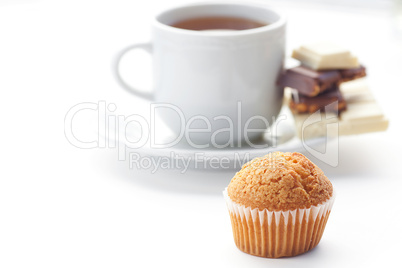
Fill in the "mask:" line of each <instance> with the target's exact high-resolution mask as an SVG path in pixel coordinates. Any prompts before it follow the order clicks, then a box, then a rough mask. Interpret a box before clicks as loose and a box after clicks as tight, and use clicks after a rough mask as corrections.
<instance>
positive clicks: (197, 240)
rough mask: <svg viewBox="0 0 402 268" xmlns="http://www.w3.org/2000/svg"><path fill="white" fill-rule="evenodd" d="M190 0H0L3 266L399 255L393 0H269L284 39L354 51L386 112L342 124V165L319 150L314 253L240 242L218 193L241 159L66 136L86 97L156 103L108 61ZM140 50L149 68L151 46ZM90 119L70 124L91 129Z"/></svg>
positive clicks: (375, 259) (336, 263)
mask: <svg viewBox="0 0 402 268" xmlns="http://www.w3.org/2000/svg"><path fill="white" fill-rule="evenodd" d="M183 2H185V1H180V2H179V1H174V0H172V1H170V0H168V1H157V0H148V1H146V4H145V1H132V0H131V1H89V0H85V1H64V2H63V1H39V0H38V1H34V0H32V1H29V0H18V1H4V0H0V90H1V97H0V116H1V121H0V122H1V132H0V138H1V139H0V140H1V147H0V156H1V162H0V163H1V164H0V183H1V184H0V267H160V266H163V267H205V266H208V267H246V266H247V267H273V266H275V267H378V266H380V265H381V266H383V267H396V266H398V265H401V260H400V256H399V255H400V251H401V249H402V243H401V241H402V235H401V228H400V226H401V217H400V213H401V209H400V208H401V201H400V200H401V198H400V191H401V190H400V189H401V187H402V171H401V160H402V159H401V152H402V141H401V133H402V132H401V131H402V128H401V126H400V124H401V119H400V115H401V114H402V112H401V103H402V102H401V95H402V94H401V90H402V88H401V82H400V81H401V80H400V79H401V69H402V68H401V60H402V52H401V47H402V46H401V44H402V43H401V35H402V33H401V32H398V30H397V29H396V27H395V24H394V21H393V20H394V15H393V12H392V10H391V8H392V2H388V1H382V2H380V1H370V3H371V4H370V5H369V4H367V5H363V4H359V3H358V2H357V4H354V5H349V6H344V5H343V4H342V3H344V4H347V2H346V1H343V2H341V3H340V4H339V3H338V4H336V5H331V4H325V5H324V4H314V3H317V1H310V2H308V3H300V2H301V1H294V2H295V3H293V2H290V1H285V2H284V1H269V2H270V3H271V4H272V5H274V6H276V7H277V8H278V9H280V10H282V11H283V12H285V13H286V14H287V16H288V19H289V24H288V45H287V46H288V51H289V52H290V51H291V49H292V48H295V47H296V46H298V45H300V44H302V43H306V42H311V41H315V40H318V39H327V40H332V41H335V42H338V43H340V44H342V45H344V46H346V47H348V48H350V49H351V50H352V51H353V52H354V53H355V54H356V55H357V56H359V58H360V59H361V61H362V62H363V63H364V64H365V65H366V66H367V68H368V73H369V83H370V86H371V88H372V90H373V92H374V94H375V96H376V98H377V99H378V101H379V102H380V104H381V105H382V107H383V109H384V112H385V113H386V115H387V116H388V117H389V119H390V121H391V124H390V127H389V129H388V131H387V132H384V133H373V134H366V135H359V136H353V137H341V139H340V141H339V164H338V166H336V167H330V166H328V165H326V164H325V163H322V162H321V161H319V160H317V159H315V158H313V157H312V158H311V159H312V160H313V161H314V162H315V163H316V164H318V165H319V166H320V167H321V168H322V169H323V170H324V172H325V174H326V175H327V176H328V178H329V179H330V180H331V181H332V182H333V184H334V186H335V188H336V190H337V199H336V201H335V205H334V207H333V212H332V213H331V216H330V219H329V222H328V225H327V228H326V230H325V233H324V236H323V238H322V240H321V242H320V244H319V245H318V247H317V248H315V249H314V250H312V251H311V252H309V253H306V254H304V255H301V256H297V257H293V258H284V259H275V260H273V259H264V258H258V257H253V256H250V255H247V254H244V253H242V252H240V251H239V250H238V249H237V248H236V246H235V245H234V242H233V238H232V233H231V227H230V221H229V217H228V214H227V211H226V207H225V204H224V200H223V198H222V195H221V191H222V190H223V189H224V187H225V186H227V184H228V183H229V181H230V179H231V177H232V176H233V175H234V172H233V171H229V172H225V171H215V172H211V171H209V172H205V171H204V172H200V171H187V172H185V173H184V174H181V173H180V171H177V170H158V171H157V172H156V173H155V174H152V172H151V171H150V170H132V169H129V165H128V162H127V161H118V160H117V152H116V150H115V149H107V148H104V149H86V150H85V149H79V148H76V147H74V146H72V145H71V144H70V143H69V142H68V141H67V140H66V138H65V136H64V117H65V115H66V113H67V112H68V110H69V109H70V108H71V107H72V106H74V105H76V104H78V103H82V102H93V103H97V102H98V101H101V100H103V101H106V102H107V103H114V104H116V106H117V109H123V108H121V107H129V108H130V109H133V112H135V113H138V114H141V113H146V111H148V109H149V108H148V104H147V103H144V102H142V101H141V100H139V99H136V98H135V97H133V96H131V95H129V94H128V93H126V92H125V91H123V90H122V89H121V88H119V86H118V85H117V83H116V82H115V81H114V78H113V76H112V74H111V62H112V59H113V56H114V55H115V54H116V53H117V52H118V51H119V49H121V48H122V47H124V46H126V45H128V44H131V43H134V42H141V41H147V40H148V39H149V38H150V34H149V23H150V18H151V17H152V15H154V14H155V13H156V12H158V11H159V10H162V9H163V8H166V7H169V6H171V5H173V4H177V3H183ZM279 2H280V3H279ZM327 2H329V1H327ZM137 63H138V65H139V66H145V67H144V68H142V67H138V66H137V68H136V70H137V71H142V72H143V73H142V74H136V75H137V76H138V77H147V75H146V74H145V73H146V71H147V68H149V62H148V61H147V58H146V57H143V58H141V60H138V62H137ZM143 69H145V70H143ZM133 77H134V75H133ZM133 79H134V80H133V81H135V78H133ZM138 82H140V81H139V80H138ZM86 120H88V118H87V117H86V116H84V115H83V116H81V117H80V118H77V122H78V123H77V124H76V125H75V126H74V129H75V131H76V132H75V133H76V134H77V136H78V137H80V138H81V139H87V140H91V139H93V138H96V135H94V129H93V128H92V127H91V126H90V124H88V122H87V121H86ZM332 149H333V148H332Z"/></svg>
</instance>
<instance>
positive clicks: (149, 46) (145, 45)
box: [113, 43, 154, 101]
mask: <svg viewBox="0 0 402 268" xmlns="http://www.w3.org/2000/svg"><path fill="white" fill-rule="evenodd" d="M133 49H143V50H145V51H146V52H148V53H149V54H152V44H151V43H140V44H134V45H130V46H128V47H126V48H125V49H123V50H122V51H120V52H119V54H117V56H116V59H115V61H114V66H113V68H114V73H115V77H116V80H117V82H118V83H119V84H120V86H121V87H123V88H124V89H125V90H127V91H128V92H130V93H131V94H134V95H136V96H137V97H140V98H143V99H146V100H149V101H153V100H154V93H149V92H142V91H139V90H138V89H136V88H134V87H132V86H130V85H129V84H128V83H127V82H126V81H125V80H124V79H123V78H122V77H121V75H120V71H119V66H120V61H121V59H122V58H123V57H124V56H125V55H126V53H127V52H129V51H131V50H133Z"/></svg>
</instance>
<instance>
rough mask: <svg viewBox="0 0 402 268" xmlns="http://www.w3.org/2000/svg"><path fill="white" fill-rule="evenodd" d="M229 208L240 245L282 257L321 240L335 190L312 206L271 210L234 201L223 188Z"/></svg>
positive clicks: (255, 251)
mask: <svg viewBox="0 0 402 268" xmlns="http://www.w3.org/2000/svg"><path fill="white" fill-rule="evenodd" d="M223 195H224V197H225V200H226V204H227V207H228V209H229V214H230V220H231V222H232V230H233V236H234V241H235V243H236V246H237V247H238V248H239V249H240V250H241V251H244V252H246V253H248V254H252V255H256V256H260V257H268V258H279V257H285V256H295V255H299V254H302V253H304V252H306V251H309V250H310V249H313V248H314V247H315V246H317V244H318V243H319V242H320V240H321V237H322V234H323V232H324V228H325V225H326V223H327V220H328V217H329V214H330V212H331V208H332V205H333V203H334V199H335V192H334V193H333V194H332V197H331V198H330V199H329V200H328V201H326V202H325V203H322V204H319V205H317V206H312V207H310V208H308V209H295V210H288V211H269V210H267V209H264V210H258V209H257V208H255V209H251V208H250V207H245V206H244V205H242V206H241V205H239V204H237V203H235V202H233V201H232V200H231V199H230V198H229V196H228V194H227V189H225V191H224V192H223Z"/></svg>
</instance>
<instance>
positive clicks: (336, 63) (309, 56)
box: [292, 42, 359, 70]
mask: <svg viewBox="0 0 402 268" xmlns="http://www.w3.org/2000/svg"><path fill="white" fill-rule="evenodd" d="M292 57H293V58H295V59H297V60H299V61H301V63H302V64H303V65H305V66H307V67H309V68H311V69H314V70H324V69H348V68H356V67H358V66H359V61H358V60H357V58H356V57H355V56H353V55H352V54H350V52H349V51H348V50H346V49H344V48H342V47H339V46H337V45H335V44H332V43H329V42H320V43H315V44H309V45H304V46H301V47H300V48H298V49H295V50H293V54H292Z"/></svg>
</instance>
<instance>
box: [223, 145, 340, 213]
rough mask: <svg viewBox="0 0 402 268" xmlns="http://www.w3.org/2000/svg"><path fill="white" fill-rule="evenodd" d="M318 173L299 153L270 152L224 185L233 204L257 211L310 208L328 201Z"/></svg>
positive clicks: (327, 188)
mask: <svg viewBox="0 0 402 268" xmlns="http://www.w3.org/2000/svg"><path fill="white" fill-rule="evenodd" d="M332 194H333V187H332V184H331V182H330V181H329V180H328V178H327V177H326V176H325V175H324V173H323V172H322V170H321V169H320V168H318V167H317V166H316V165H315V164H314V163H313V162H311V161H310V160H309V159H308V158H307V157H305V156H304V155H302V154H300V153H282V152H274V153H270V154H267V155H265V156H263V157H260V158H255V159H253V160H252V161H250V162H248V163H246V164H245V165H244V166H243V167H242V169H241V170H240V171H239V172H237V173H236V175H235V176H234V177H233V179H232V180H231V182H230V184H229V186H228V195H229V197H230V199H231V200H232V201H233V202H236V203H237V204H240V205H244V206H246V207H251V208H252V209H254V208H258V209H259V210H263V209H268V210H270V211H279V210H282V211H286V210H294V209H298V208H299V209H302V208H310V207H311V206H316V205H318V204H321V203H324V202H325V201H327V200H328V199H330V198H331V196H332Z"/></svg>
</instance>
